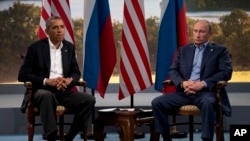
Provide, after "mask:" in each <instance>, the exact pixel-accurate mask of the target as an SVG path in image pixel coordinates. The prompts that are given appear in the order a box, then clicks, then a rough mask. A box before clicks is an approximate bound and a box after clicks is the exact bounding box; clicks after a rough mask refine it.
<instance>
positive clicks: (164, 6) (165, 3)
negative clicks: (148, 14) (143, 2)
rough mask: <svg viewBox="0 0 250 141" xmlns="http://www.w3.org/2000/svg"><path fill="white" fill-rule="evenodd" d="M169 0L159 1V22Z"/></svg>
mask: <svg viewBox="0 0 250 141" xmlns="http://www.w3.org/2000/svg"><path fill="white" fill-rule="evenodd" d="M168 3H169V0H162V1H161V17H160V21H162V18H163V15H164V13H165V11H166V9H167V6H168Z"/></svg>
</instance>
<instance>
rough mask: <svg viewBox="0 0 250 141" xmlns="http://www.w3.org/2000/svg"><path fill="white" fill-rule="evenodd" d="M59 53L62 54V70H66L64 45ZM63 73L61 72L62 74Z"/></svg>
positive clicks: (66, 60) (66, 59)
mask: <svg viewBox="0 0 250 141" xmlns="http://www.w3.org/2000/svg"><path fill="white" fill-rule="evenodd" d="M61 53H62V67H63V70H67V68H66V67H67V65H66V63H67V62H68V60H69V58H68V50H67V48H66V47H65V45H63V47H62V49H61ZM64 73H65V72H63V74H64Z"/></svg>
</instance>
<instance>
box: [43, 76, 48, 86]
mask: <svg viewBox="0 0 250 141" xmlns="http://www.w3.org/2000/svg"><path fill="white" fill-rule="evenodd" d="M46 80H47V78H44V79H43V85H44V86H46Z"/></svg>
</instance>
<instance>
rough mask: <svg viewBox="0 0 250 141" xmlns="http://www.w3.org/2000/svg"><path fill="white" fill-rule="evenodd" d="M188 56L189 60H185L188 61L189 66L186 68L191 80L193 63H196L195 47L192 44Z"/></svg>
mask: <svg viewBox="0 0 250 141" xmlns="http://www.w3.org/2000/svg"><path fill="white" fill-rule="evenodd" d="M187 54H188V56H189V57H188V58H189V59H187V60H184V61H187V62H186V64H187V66H186V68H187V73H188V76H187V78H189V77H190V75H191V71H192V68H193V61H194V54H195V47H194V45H193V44H191V45H190V46H189V48H188V49H187Z"/></svg>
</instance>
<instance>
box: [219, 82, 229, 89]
mask: <svg viewBox="0 0 250 141" xmlns="http://www.w3.org/2000/svg"><path fill="white" fill-rule="evenodd" d="M226 86H227V81H219V82H217V87H219V88H223V87H226Z"/></svg>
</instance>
